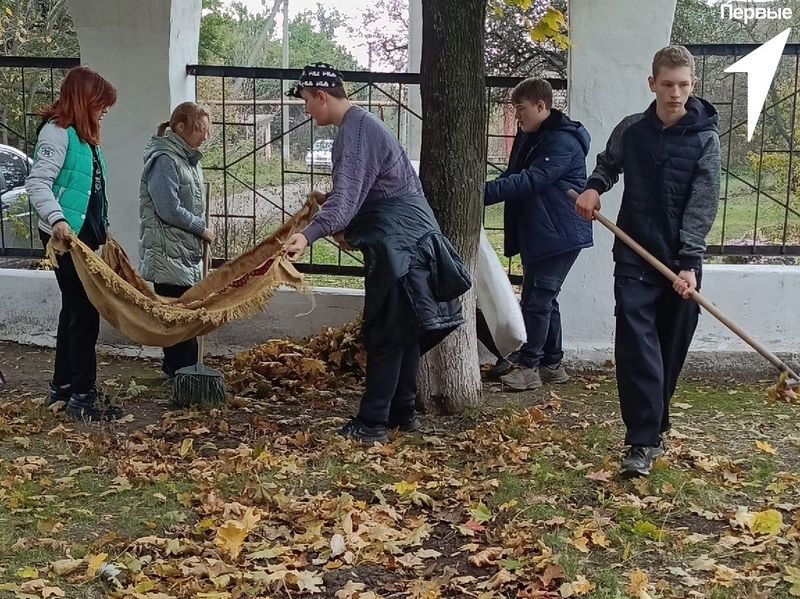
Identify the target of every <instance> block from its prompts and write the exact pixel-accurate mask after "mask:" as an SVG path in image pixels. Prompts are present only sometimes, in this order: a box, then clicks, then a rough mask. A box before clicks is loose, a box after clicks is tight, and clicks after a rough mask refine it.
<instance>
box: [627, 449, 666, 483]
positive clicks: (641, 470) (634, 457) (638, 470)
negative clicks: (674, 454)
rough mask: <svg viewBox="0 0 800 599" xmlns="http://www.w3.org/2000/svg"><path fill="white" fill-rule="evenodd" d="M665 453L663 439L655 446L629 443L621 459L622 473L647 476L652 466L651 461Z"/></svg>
mask: <svg viewBox="0 0 800 599" xmlns="http://www.w3.org/2000/svg"><path fill="white" fill-rule="evenodd" d="M665 453H666V448H665V447H664V442H663V441H660V442H659V444H658V445H657V446H655V447H647V446H645V445H631V448H630V449H629V450H628V453H627V455H626V456H625V457H624V458H623V460H622V474H623V475H625V476H647V475H648V474H650V470H651V469H652V468H653V463H654V462H655V461H656V460H657V459H658V458H660V457H661V456H663V455H664V454H665Z"/></svg>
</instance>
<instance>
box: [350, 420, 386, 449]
mask: <svg viewBox="0 0 800 599" xmlns="http://www.w3.org/2000/svg"><path fill="white" fill-rule="evenodd" d="M339 434H340V435H341V436H342V437H344V438H345V439H352V440H353V441H358V442H359V443H366V444H368V445H372V444H373V443H388V442H389V434H388V433H387V431H386V426H385V425H383V424H376V425H374V426H369V425H367V424H365V423H364V422H363V421H362V420H361V419H360V418H358V417H357V416H356V417H355V418H353V419H352V420H350V422H348V423H347V424H345V425H344V426H343V427H342V428H340V429H339Z"/></svg>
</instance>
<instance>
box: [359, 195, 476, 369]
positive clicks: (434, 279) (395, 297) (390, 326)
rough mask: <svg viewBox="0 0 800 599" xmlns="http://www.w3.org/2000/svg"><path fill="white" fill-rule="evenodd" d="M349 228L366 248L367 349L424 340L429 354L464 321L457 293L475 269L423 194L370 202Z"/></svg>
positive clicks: (375, 351) (364, 329)
mask: <svg viewBox="0 0 800 599" xmlns="http://www.w3.org/2000/svg"><path fill="white" fill-rule="evenodd" d="M344 233H345V240H346V241H347V243H349V244H350V245H351V246H353V247H354V248H357V249H359V250H361V252H362V253H363V255H364V265H365V268H366V275H365V281H364V287H365V298H364V324H363V326H362V334H363V337H364V346H365V348H366V349H367V351H368V352H371V353H373V354H375V355H379V354H380V353H382V352H384V351H391V350H392V349H395V348H397V347H399V346H402V345H407V344H409V343H411V342H413V341H414V340H415V339H419V342H420V349H421V352H422V353H425V352H426V351H428V350H429V349H431V348H432V347H434V346H435V345H437V344H438V343H439V342H440V341H442V339H444V338H445V337H446V336H447V335H448V334H449V333H451V332H452V331H453V330H455V329H456V328H457V327H458V326H459V325H461V324H463V322H464V316H463V314H462V311H461V302H460V301H459V300H458V298H459V297H460V296H461V295H463V294H464V293H465V292H466V291H467V290H468V289H469V288H470V286H471V284H472V283H471V280H470V276H469V273H468V272H467V269H466V267H465V266H464V264H463V263H462V262H461V258H460V257H459V256H458V254H457V253H456V251H455V249H454V248H453V246H452V245H451V244H450V242H449V241H448V240H447V238H446V237H445V236H444V235H442V232H441V230H440V229H439V225H438V224H437V222H436V218H435V217H434V215H433V211H432V210H431V208H430V206H429V204H428V201H427V200H426V199H425V197H424V196H418V195H407V196H395V197H389V198H383V199H380V200H373V201H370V202H367V203H365V204H364V205H363V206H362V207H361V209H360V210H359V212H358V214H356V216H355V218H354V219H353V220H352V222H351V223H350V224H349V225H348V226H347V228H346V229H345V231H344Z"/></svg>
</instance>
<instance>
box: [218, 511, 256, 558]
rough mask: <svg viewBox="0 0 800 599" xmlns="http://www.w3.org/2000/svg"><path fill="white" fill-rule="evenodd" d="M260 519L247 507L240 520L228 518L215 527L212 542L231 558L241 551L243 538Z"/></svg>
mask: <svg viewBox="0 0 800 599" xmlns="http://www.w3.org/2000/svg"><path fill="white" fill-rule="evenodd" d="M260 519H261V517H260V516H258V514H256V513H255V512H254V511H253V509H252V508H250V509H248V510H247V512H246V513H245V514H244V516H242V519H241V520H228V521H227V522H225V524H223V525H222V526H220V527H219V528H218V529H217V536H216V537H215V538H214V543H216V544H217V546H218V547H220V548H221V549H222V550H223V551H225V552H226V553H227V554H228V555H230V556H231V557H232V558H236V557H238V556H239V553H241V551H242V546H243V545H244V540H245V539H246V538H247V535H248V534H250V531H252V530H253V528H255V526H256V524H257V523H258V521H259V520H260Z"/></svg>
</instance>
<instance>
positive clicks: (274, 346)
mask: <svg viewBox="0 0 800 599" xmlns="http://www.w3.org/2000/svg"><path fill="white" fill-rule="evenodd" d="M366 361H367V354H366V352H365V351H364V347H363V345H362V343H361V321H360V320H359V321H355V322H351V323H349V324H347V325H345V326H343V327H340V328H336V329H334V328H326V329H325V330H324V331H323V332H322V333H320V334H319V335H317V336H316V337H312V338H310V339H308V340H307V341H305V342H296V341H290V340H288V339H274V340H272V341H269V342H267V343H264V344H262V345H257V346H255V347H253V348H252V349H250V350H248V351H246V352H244V353H241V354H239V355H238V356H236V357H235V358H234V359H233V360H232V361H231V362H230V363H229V364H228V365H227V366H225V367H223V371H224V373H225V380H226V381H227V383H228V385H229V387H230V388H231V390H232V391H233V392H234V393H236V394H238V395H249V396H255V397H266V396H268V395H270V394H272V393H274V392H275V391H280V390H300V389H303V390H308V389H315V390H329V389H341V388H342V387H352V386H354V385H356V384H357V383H358V382H359V381H360V380H361V379H362V378H363V376H364V369H365V368H366Z"/></svg>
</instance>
